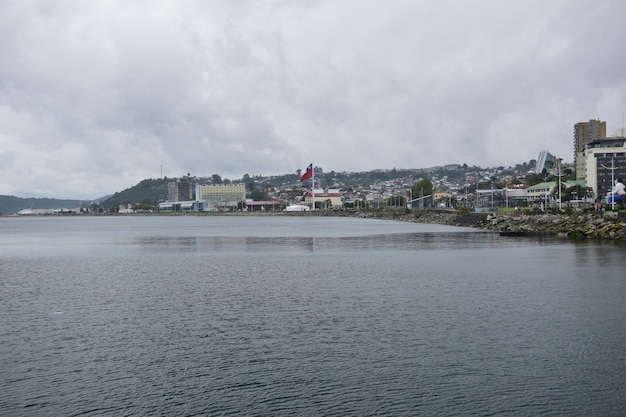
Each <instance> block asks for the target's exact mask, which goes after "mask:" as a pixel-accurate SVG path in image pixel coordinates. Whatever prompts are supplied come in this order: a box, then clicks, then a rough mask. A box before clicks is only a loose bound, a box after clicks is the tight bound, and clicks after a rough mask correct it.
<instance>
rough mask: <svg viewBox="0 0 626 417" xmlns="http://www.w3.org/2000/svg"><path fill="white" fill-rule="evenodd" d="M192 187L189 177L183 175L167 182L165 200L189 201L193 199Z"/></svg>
mask: <svg viewBox="0 0 626 417" xmlns="http://www.w3.org/2000/svg"><path fill="white" fill-rule="evenodd" d="M193 192H194V187H193V183H192V182H191V179H190V178H187V177H183V178H180V179H177V180H176V181H175V182H174V181H172V182H168V183H167V201H174V202H178V201H189V200H193V199H194V194H193Z"/></svg>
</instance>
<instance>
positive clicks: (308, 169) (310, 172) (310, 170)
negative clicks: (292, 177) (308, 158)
mask: <svg viewBox="0 0 626 417" xmlns="http://www.w3.org/2000/svg"><path fill="white" fill-rule="evenodd" d="M312 176H313V164H310V165H309V166H308V167H306V172H305V173H304V174H302V177H300V181H306V180H308V179H309V178H311V177H312Z"/></svg>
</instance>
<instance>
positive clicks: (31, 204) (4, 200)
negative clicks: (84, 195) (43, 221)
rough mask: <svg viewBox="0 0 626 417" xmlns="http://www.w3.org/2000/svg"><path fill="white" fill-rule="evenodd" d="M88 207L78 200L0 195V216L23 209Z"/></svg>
mask: <svg viewBox="0 0 626 417" xmlns="http://www.w3.org/2000/svg"><path fill="white" fill-rule="evenodd" d="M81 205H83V206H84V207H86V206H87V205H88V203H87V202H85V201H80V200H58V199H55V198H20V197H15V196H12V195H0V214H16V213H17V212H18V211H20V210H23V209H29V208H34V209H56V208H66V209H70V208H75V207H79V206H81Z"/></svg>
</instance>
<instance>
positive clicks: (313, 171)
mask: <svg viewBox="0 0 626 417" xmlns="http://www.w3.org/2000/svg"><path fill="white" fill-rule="evenodd" d="M311 172H312V175H311V179H312V180H313V188H311V197H312V200H313V204H312V207H311V211H313V210H315V165H313V161H311Z"/></svg>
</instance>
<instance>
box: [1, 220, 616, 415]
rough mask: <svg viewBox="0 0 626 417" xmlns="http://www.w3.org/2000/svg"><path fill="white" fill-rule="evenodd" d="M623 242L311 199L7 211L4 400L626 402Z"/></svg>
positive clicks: (227, 404) (438, 408)
mask: <svg viewBox="0 0 626 417" xmlns="http://www.w3.org/2000/svg"><path fill="white" fill-rule="evenodd" d="M625 249H626V247H625V246H624V245H618V244H614V243H610V242H607V243H577V244H576V243H571V242H568V241H563V240H552V239H543V240H534V239H528V238H525V239H521V238H510V237H508V238H505V237H500V236H498V235H497V234H493V233H487V232H481V231H477V230H473V229H465V228H454V227H445V226H436V225H420V224H408V223H399V222H390V221H376V220H362V219H345V218H317V217H307V216H301V217H245V216H244V217H237V216H233V217H103V218H91V217H85V218H4V219H0V414H1V415H8V416H12V415H25V416H55V415H62V416H72V415H83V416H92V415H93V416H95V415H111V416H120V415H141V416H143V415H167V416H174V415H181V416H192V415H218V416H219V415H237V416H238V415H250V416H266V415H267V416H277V415H312V416H365V415H381V416H403V415H405V416H415V415H429V416H430V415H442V416H454V415H459V416H468V415H476V416H486V415H530V416H532V415H553V416H560V415H567V416H570V415H580V416H592V415H596V416H619V415H626V322H625V318H626V256H625V255H626V250H625Z"/></svg>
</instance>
